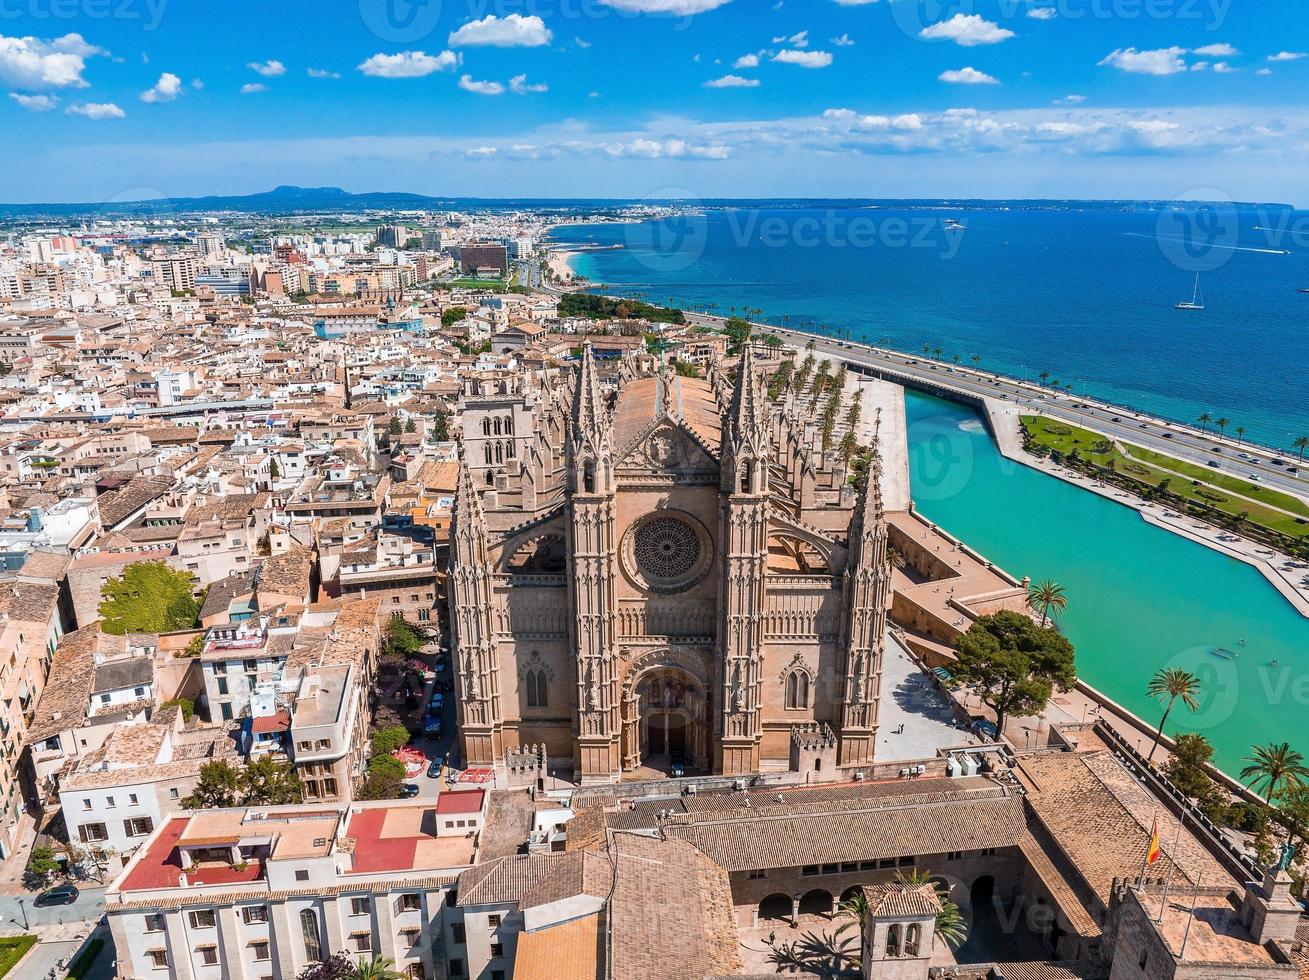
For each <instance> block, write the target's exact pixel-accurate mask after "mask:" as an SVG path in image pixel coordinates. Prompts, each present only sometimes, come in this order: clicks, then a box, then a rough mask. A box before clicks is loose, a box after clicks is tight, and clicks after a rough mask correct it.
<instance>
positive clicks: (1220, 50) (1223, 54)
mask: <svg viewBox="0 0 1309 980" xmlns="http://www.w3.org/2000/svg"><path fill="white" fill-rule="evenodd" d="M1191 53H1192V54H1199V55H1204V57H1206V58H1235V57H1236V56H1237V55H1238V54H1240V53H1241V52H1240V51H1238V50H1236V48H1234V47H1232V46H1231V45H1230V44H1206V45H1205V46H1204V47H1203V48H1196V49H1194V50H1193V51H1192V52H1191Z"/></svg>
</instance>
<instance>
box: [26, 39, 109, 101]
mask: <svg viewBox="0 0 1309 980" xmlns="http://www.w3.org/2000/svg"><path fill="white" fill-rule="evenodd" d="M105 53H106V52H105V51H103V50H101V49H100V48H97V47H96V46H95V45H93V44H87V43H86V41H85V40H84V39H83V38H82V35H80V34H65V35H64V36H63V37H58V38H54V39H53V40H50V41H43V40H41V39H40V38H36V37H6V36H5V35H3V34H0V82H4V83H5V84H8V85H12V86H14V87H15V88H26V89H34V88H86V87H87V81H86V79H84V78H83V77H82V72H83V71H84V70H85V69H86V59H87V58H90V57H92V56H93V55H98V54H105Z"/></svg>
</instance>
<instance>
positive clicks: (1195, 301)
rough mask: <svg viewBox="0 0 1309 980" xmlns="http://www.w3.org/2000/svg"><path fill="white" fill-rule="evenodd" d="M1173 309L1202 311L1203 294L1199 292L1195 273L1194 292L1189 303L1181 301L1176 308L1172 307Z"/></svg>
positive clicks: (1197, 275)
mask: <svg viewBox="0 0 1309 980" xmlns="http://www.w3.org/2000/svg"><path fill="white" fill-rule="evenodd" d="M1173 309H1175V310H1203V309H1204V293H1202V292H1200V274H1199V273H1196V276H1195V291H1194V292H1193V293H1192V294H1191V302H1189V303H1188V302H1186V301H1185V300H1183V301H1182V302H1181V303H1178V304H1177V305H1176V306H1174V307H1173Z"/></svg>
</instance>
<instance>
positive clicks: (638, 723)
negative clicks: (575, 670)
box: [623, 653, 712, 775]
mask: <svg viewBox="0 0 1309 980" xmlns="http://www.w3.org/2000/svg"><path fill="white" fill-rule="evenodd" d="M651 660H653V661H654V662H652V663H649V665H648V666H645V665H641V664H635V665H633V667H634V669H633V670H632V671H630V672H629V674H628V679H627V681H626V683H625V684H624V686H623V766H624V768H625V769H627V770H628V771H629V772H630V771H633V770H636V769H638V768H639V767H642V766H646V767H649V768H651V769H655V770H658V771H660V772H664V773H667V774H669V775H689V774H690V773H691V772H692V771H693V770H697V769H701V770H703V769H708V768H709V767H710V766H711V765H712V749H711V745H710V735H709V730H710V727H711V726H710V724H709V719H710V717H711V716H710V712H709V692H708V690H707V685H706V683H705V681H704V680H703V679H702V678H701V677H699V676H697V672H696V671H694V670H693V669H692V666H693V662H692V661H691V659H690V658H689V656H686V655H682V654H676V655H674V654H673V653H668V654H665V655H663V656H661V657H659V659H658V660H654V657H651ZM679 661H684V662H679Z"/></svg>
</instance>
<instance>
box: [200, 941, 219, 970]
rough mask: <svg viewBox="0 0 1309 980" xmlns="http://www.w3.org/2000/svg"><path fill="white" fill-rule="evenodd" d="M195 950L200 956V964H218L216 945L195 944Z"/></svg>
mask: <svg viewBox="0 0 1309 980" xmlns="http://www.w3.org/2000/svg"><path fill="white" fill-rule="evenodd" d="M195 952H196V955H197V956H199V957H200V965H201V966H216V965H217V964H218V947H217V946H197V947H196V948H195Z"/></svg>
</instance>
